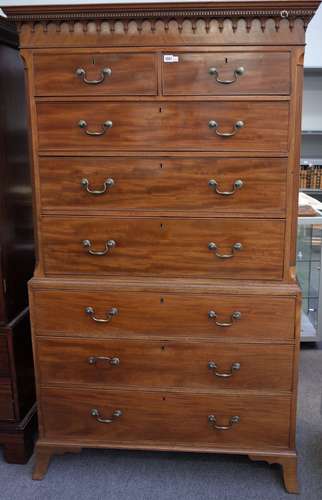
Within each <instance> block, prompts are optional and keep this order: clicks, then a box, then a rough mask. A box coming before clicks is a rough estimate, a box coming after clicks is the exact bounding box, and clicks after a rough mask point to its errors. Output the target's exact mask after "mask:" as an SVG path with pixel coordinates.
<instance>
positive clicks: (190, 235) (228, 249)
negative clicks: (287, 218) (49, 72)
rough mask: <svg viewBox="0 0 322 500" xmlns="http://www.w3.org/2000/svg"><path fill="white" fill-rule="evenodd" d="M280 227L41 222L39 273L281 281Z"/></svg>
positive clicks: (213, 222)
mask: <svg viewBox="0 0 322 500" xmlns="http://www.w3.org/2000/svg"><path fill="white" fill-rule="evenodd" d="M284 227H285V223H284V221H282V220H271V219H266V220H262V221H261V220H254V219H243V220H238V219H171V220H168V219H159V218H153V219H152V218H151V219H143V218H142V219H139V218H133V219H116V218H115V219H114V218H113V219H112V218H103V217H82V218H79V219H75V218H72V217H70V218H64V217H44V219H43V223H42V235H43V255H44V264H45V272H46V273H47V274H48V275H52V274H57V275H59V274H62V275H64V274H69V275H91V276H102V275H129V274H130V275H132V276H179V277H180V276H189V277H192V276H200V277H203V276H205V277H208V278H210V277H212V278H219V277H220V278H235V277H236V276H238V278H240V279H248V278H252V279H276V280H280V279H282V273H283V253H284V250H283V247H284ZM214 245H216V248H214ZM90 252H94V253H95V255H92V254H91V253H90ZM97 253H99V254H97ZM227 256H228V257H229V258H225V257H227Z"/></svg>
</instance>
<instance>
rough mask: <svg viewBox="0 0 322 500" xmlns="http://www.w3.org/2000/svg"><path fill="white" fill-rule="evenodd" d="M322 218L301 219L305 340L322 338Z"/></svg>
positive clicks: (299, 241) (299, 260)
mask: <svg viewBox="0 0 322 500" xmlns="http://www.w3.org/2000/svg"><path fill="white" fill-rule="evenodd" d="M321 246H322V215H320V216H313V217H299V220H298V238H297V265H296V267H297V277H298V280H299V284H300V287H301V290H302V322H301V340H302V341H310V342H312V341H319V340H321V339H322V335H321V330H322V292H321V290H322V273H321V269H322V262H321V257H322V252H321Z"/></svg>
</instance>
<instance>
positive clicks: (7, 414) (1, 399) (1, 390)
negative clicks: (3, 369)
mask: <svg viewBox="0 0 322 500" xmlns="http://www.w3.org/2000/svg"><path fill="white" fill-rule="evenodd" d="M14 418H15V414H14V408H13V393H12V389H11V382H10V380H9V379H7V378H0V420H13V419H14Z"/></svg>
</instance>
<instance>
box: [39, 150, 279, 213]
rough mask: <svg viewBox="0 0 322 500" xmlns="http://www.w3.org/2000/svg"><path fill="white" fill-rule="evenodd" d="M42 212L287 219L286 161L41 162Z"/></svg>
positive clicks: (144, 160) (116, 160)
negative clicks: (171, 213) (187, 213)
mask: <svg viewBox="0 0 322 500" xmlns="http://www.w3.org/2000/svg"><path fill="white" fill-rule="evenodd" d="M39 168H40V190H41V203H42V209H43V210H65V211H66V210H70V211H72V212H73V213H75V212H77V211H85V210H86V211H88V210H92V209H100V210H126V209H128V210H130V209H131V210H132V209H133V210H144V209H147V210H149V209H150V210H157V209H160V210H167V211H168V210H169V211H170V210H184V211H186V210H191V211H196V210H202V211H205V212H211V213H216V212H217V213H218V212H221V213H223V212H225V213H226V212H229V213H232V214H240V213H245V214H253V215H255V216H260V217H265V215H266V216H267V214H270V215H271V214H273V215H274V216H276V217H283V216H285V203H286V202H285V200H286V171H287V160H286V159H282V158H281V159H273V158H272V159H270V158H229V159H228V158H194V159H187V158H171V159H168V158H164V159H163V158H75V157H74V158H59V157H54V158H40V162H39Z"/></svg>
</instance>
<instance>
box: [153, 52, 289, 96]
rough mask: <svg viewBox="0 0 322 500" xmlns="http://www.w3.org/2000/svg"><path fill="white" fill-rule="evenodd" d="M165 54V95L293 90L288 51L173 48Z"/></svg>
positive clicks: (266, 92) (274, 92)
mask: <svg viewBox="0 0 322 500" xmlns="http://www.w3.org/2000/svg"><path fill="white" fill-rule="evenodd" d="M169 55H170V54H169V52H167V53H166V54H163V63H162V76H163V78H162V81H163V93H164V94H165V95H185V94H186V95H234V94H237V95H241V94H262V95H263V94H289V93H290V81H291V75H290V54H289V53H288V52H254V51H247V50H245V51H242V52H241V51H240V52H233V51H229V50H225V51H222V52H209V51H208V52H207V53H204V52H181V51H178V52H173V53H172V52H171V55H172V56H174V57H175V58H178V60H177V62H167V61H168V60H169V59H170V58H169V57H167V56H169Z"/></svg>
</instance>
